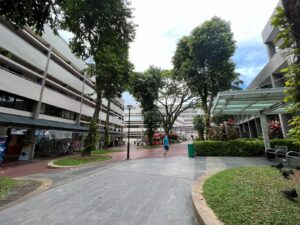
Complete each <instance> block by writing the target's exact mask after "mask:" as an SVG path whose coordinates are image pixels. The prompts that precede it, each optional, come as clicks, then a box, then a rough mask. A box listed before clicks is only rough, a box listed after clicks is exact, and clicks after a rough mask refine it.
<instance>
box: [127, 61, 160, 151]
mask: <svg viewBox="0 0 300 225" xmlns="http://www.w3.org/2000/svg"><path fill="white" fill-rule="evenodd" d="M161 74H162V71H161V69H160V68H157V67H154V66H150V67H149V69H148V70H146V71H145V72H144V73H133V74H132V77H131V84H130V87H129V92H130V93H131V94H132V95H133V96H134V97H135V99H136V100H137V101H139V102H140V104H141V107H142V115H143V119H144V125H145V126H146V128H147V131H146V133H147V135H148V140H149V143H150V145H152V143H153V135H154V132H155V129H156V128H158V127H159V126H160V123H161V114H160V112H159V111H158V108H157V106H156V104H155V102H156V101H157V100H158V97H159V96H158V91H159V89H160V88H161V87H162V76H161Z"/></svg>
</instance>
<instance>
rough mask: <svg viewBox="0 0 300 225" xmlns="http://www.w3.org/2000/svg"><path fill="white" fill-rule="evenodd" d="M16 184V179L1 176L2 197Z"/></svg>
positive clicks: (0, 193) (0, 191)
mask: <svg viewBox="0 0 300 225" xmlns="http://www.w3.org/2000/svg"><path fill="white" fill-rule="evenodd" d="M16 185H17V181H16V180H14V179H11V178H8V177H0V198H2V197H5V196H6V195H7V194H8V193H9V192H11V191H12V189H13V188H14V187H15V186H16Z"/></svg>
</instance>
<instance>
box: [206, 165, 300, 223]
mask: <svg viewBox="0 0 300 225" xmlns="http://www.w3.org/2000/svg"><path fill="white" fill-rule="evenodd" d="M292 187H293V188H296V190H297V192H298V193H299V191H300V183H299V182H297V181H292V180H291V179H285V178H283V176H282V175H281V173H280V172H279V171H278V170H277V169H275V168H271V167H266V166H259V167H241V168H234V169H227V170H224V171H221V172H219V173H217V174H215V175H213V176H212V177H210V178H209V179H208V180H206V181H205V183H204V186H203V191H204V197H205V200H206V201H207V203H208V205H209V206H210V207H211V208H212V210H213V211H214V212H215V213H216V215H217V216H218V218H219V219H220V220H221V221H222V222H223V223H224V224H227V225H249V224H253V225H254V224H278V225H279V224H285V225H294V224H298V222H297V221H299V220H300V207H299V204H298V201H290V200H289V199H287V198H285V196H284V195H283V194H282V191H284V190H287V189H291V188H292Z"/></svg>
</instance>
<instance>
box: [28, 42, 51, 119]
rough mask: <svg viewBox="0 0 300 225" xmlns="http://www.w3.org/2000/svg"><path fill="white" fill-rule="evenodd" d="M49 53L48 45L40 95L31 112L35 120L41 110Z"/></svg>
mask: <svg viewBox="0 0 300 225" xmlns="http://www.w3.org/2000/svg"><path fill="white" fill-rule="evenodd" d="M51 54H52V46H50V48H49V51H48V56H47V62H46V66H45V70H44V74H43V81H42V85H41V91H40V97H39V101H38V104H37V108H36V110H35V113H34V114H33V118H34V119H35V120H37V119H38V118H39V115H40V110H41V105H42V100H43V94H44V89H45V84H46V78H47V73H48V67H49V63H50V59H51Z"/></svg>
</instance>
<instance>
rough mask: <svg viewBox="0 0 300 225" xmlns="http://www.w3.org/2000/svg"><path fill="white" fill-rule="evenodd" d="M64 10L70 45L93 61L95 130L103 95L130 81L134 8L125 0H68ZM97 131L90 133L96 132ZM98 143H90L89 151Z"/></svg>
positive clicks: (114, 93) (109, 95)
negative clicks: (129, 56)
mask: <svg viewBox="0 0 300 225" xmlns="http://www.w3.org/2000/svg"><path fill="white" fill-rule="evenodd" d="M62 10H63V16H62V20H61V26H62V28H64V29H67V30H69V31H70V32H72V33H73V34H74V37H73V38H72V39H71V40H70V47H71V49H72V50H73V52H74V53H75V54H76V55H77V56H79V57H81V58H82V59H84V60H86V59H90V60H91V61H92V62H93V63H92V64H91V65H90V67H89V69H88V71H89V73H90V74H91V75H93V76H94V77H95V80H96V83H95V91H96V94H97V99H96V106H95V111H94V114H93V118H92V121H91V130H92V127H95V126H94V125H93V124H98V119H99V111H100V107H101V104H102V101H101V99H102V98H103V97H106V98H108V99H110V98H114V97H117V96H118V95H120V94H121V93H122V92H123V90H124V89H125V86H126V84H127V82H128V81H129V74H130V72H131V70H132V68H133V66H132V64H131V63H130V62H129V59H128V50H129V43H130V42H131V41H133V39H134V35H135V25H134V23H133V22H132V21H131V19H132V9H131V8H130V3H129V2H128V1H126V0H103V1H98V0H90V1H73V0H65V1H64V4H62ZM107 113H109V111H108V112H107ZM96 132H97V131H95V130H94V131H92V132H90V133H89V135H90V136H93V135H94V136H95V135H96V134H95V133H96ZM89 139H91V140H96V139H95V138H89ZM96 144H97V143H96V142H91V143H90V145H89V147H88V148H87V154H90V150H91V149H93V148H95V146H96Z"/></svg>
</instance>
